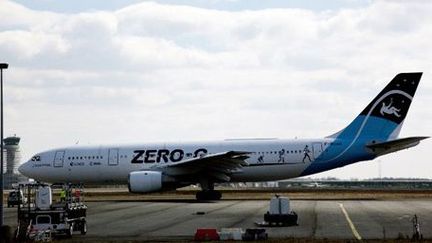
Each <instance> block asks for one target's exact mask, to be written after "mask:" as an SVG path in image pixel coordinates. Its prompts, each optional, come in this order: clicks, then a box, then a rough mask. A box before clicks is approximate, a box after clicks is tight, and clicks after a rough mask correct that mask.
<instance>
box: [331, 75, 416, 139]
mask: <svg viewBox="0 0 432 243" xmlns="http://www.w3.org/2000/svg"><path fill="white" fill-rule="evenodd" d="M421 76H422V73H400V74H398V75H396V76H395V77H394V78H393V80H392V81H391V82H390V83H389V84H388V85H387V86H386V87H385V88H384V89H383V90H382V91H381V92H380V93H379V94H378V96H377V97H375V99H373V100H372V102H371V103H370V104H369V105H368V106H367V107H366V108H365V109H364V110H363V111H362V112H361V113H360V115H358V116H357V117H356V118H355V119H354V121H352V122H351V124H349V125H348V126H347V127H346V128H345V129H343V130H342V131H340V132H338V133H336V134H333V135H331V136H329V137H332V138H340V139H353V140H358V139H361V140H372V141H373V142H378V141H388V140H390V139H395V138H396V137H397V136H398V135H399V132H400V129H401V127H402V124H403V121H404V120H405V117H406V115H407V113H408V109H409V107H410V105H411V102H412V99H413V97H414V94H415V92H416V90H417V86H418V84H419V82H420V78H421Z"/></svg>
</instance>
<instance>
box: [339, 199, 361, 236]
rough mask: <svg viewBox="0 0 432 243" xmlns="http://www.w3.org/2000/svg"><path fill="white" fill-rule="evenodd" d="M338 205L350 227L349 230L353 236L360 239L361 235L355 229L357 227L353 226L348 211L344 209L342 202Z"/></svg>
mask: <svg viewBox="0 0 432 243" xmlns="http://www.w3.org/2000/svg"><path fill="white" fill-rule="evenodd" d="M339 207H340V208H341V210H342V213H343V214H344V215H345V218H346V220H347V222H348V225H349V227H350V228H351V231H352V233H353V235H354V237H355V238H356V239H357V240H362V237H361V236H360V234H359V232H358V231H357V229H356V228H355V226H354V224H353V222H352V221H351V218H350V217H349V215H348V212H347V211H346V210H345V207H344V205H343V204H342V203H339Z"/></svg>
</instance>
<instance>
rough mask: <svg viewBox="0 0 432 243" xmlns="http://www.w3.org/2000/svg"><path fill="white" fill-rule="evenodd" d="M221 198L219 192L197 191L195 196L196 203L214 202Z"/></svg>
mask: <svg viewBox="0 0 432 243" xmlns="http://www.w3.org/2000/svg"><path fill="white" fill-rule="evenodd" d="M221 198H222V194H221V193H220V192H219V191H215V190H210V191H199V192H197V194H196V199H197V200H198V201H213V200H214V201H216V200H220V199H221Z"/></svg>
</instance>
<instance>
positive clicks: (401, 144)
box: [366, 137, 429, 156]
mask: <svg viewBox="0 0 432 243" xmlns="http://www.w3.org/2000/svg"><path fill="white" fill-rule="evenodd" d="M426 138H429V137H409V138H401V139H395V140H391V141H388V142H383V143H375V144H369V145H366V147H367V148H369V149H371V150H372V152H374V153H375V154H376V155H378V156H380V155H384V154H388V153H392V152H396V151H399V150H402V149H407V148H411V147H414V146H416V145H417V144H419V143H420V141H421V140H423V139H426Z"/></svg>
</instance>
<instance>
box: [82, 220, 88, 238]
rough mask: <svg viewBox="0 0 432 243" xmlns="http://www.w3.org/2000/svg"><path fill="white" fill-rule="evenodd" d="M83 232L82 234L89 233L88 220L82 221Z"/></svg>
mask: <svg viewBox="0 0 432 243" xmlns="http://www.w3.org/2000/svg"><path fill="white" fill-rule="evenodd" d="M81 234H82V235H85V234H87V223H86V221H83V222H82V223H81Z"/></svg>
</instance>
